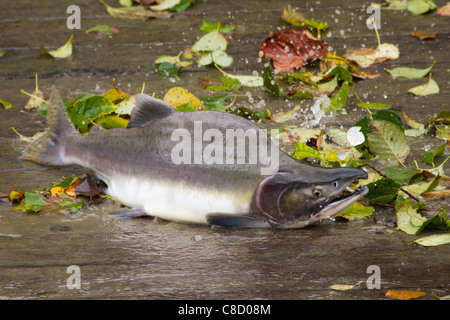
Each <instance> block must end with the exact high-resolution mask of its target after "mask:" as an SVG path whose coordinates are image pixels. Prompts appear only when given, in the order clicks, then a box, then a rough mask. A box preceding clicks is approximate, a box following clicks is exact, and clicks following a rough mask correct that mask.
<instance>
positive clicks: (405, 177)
mask: <svg viewBox="0 0 450 320" xmlns="http://www.w3.org/2000/svg"><path fill="white" fill-rule="evenodd" d="M381 172H382V173H383V174H384V175H386V176H387V177H388V178H389V179H392V180H394V181H395V182H397V183H398V184H400V185H404V184H405V183H408V182H409V180H410V179H411V178H412V177H414V176H415V175H416V174H419V173H420V172H421V171H420V170H418V169H416V168H413V167H410V168H399V167H385V168H383V170H382V171H381Z"/></svg>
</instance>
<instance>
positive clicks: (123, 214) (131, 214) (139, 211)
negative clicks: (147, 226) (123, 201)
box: [109, 208, 148, 218]
mask: <svg viewBox="0 0 450 320" xmlns="http://www.w3.org/2000/svg"><path fill="white" fill-rule="evenodd" d="M109 214H111V215H113V216H116V217H120V218H136V217H142V216H148V214H147V213H146V212H145V211H144V209H143V208H131V209H128V210H123V211H113V212H110V213H109Z"/></svg>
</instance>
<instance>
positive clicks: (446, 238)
mask: <svg viewBox="0 0 450 320" xmlns="http://www.w3.org/2000/svg"><path fill="white" fill-rule="evenodd" d="M414 242H415V243H418V244H420V245H422V246H426V247H434V246H439V245H442V244H447V243H450V233H444V234H434V235H431V236H428V237H423V238H420V239H417V240H414ZM448 297H450V296H448Z"/></svg>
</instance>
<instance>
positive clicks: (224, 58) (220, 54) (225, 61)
mask: <svg viewBox="0 0 450 320" xmlns="http://www.w3.org/2000/svg"><path fill="white" fill-rule="evenodd" d="M211 59H212V62H213V63H215V64H217V65H219V66H221V67H223V68H226V67H229V66H231V65H232V64H233V57H232V56H230V55H228V53H226V52H225V51H223V50H215V51H213V52H212V53H211Z"/></svg>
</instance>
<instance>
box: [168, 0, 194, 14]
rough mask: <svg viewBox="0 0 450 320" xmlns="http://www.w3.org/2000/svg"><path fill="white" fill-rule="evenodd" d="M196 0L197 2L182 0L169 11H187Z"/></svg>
mask: <svg viewBox="0 0 450 320" xmlns="http://www.w3.org/2000/svg"><path fill="white" fill-rule="evenodd" d="M194 2H195V0H182V1H181V2H180V3H179V4H177V5H176V6H175V7H172V8H170V9H169V11H171V12H182V11H186V10H187V9H188V8H189V7H190V6H191V4H192V3H194Z"/></svg>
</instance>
